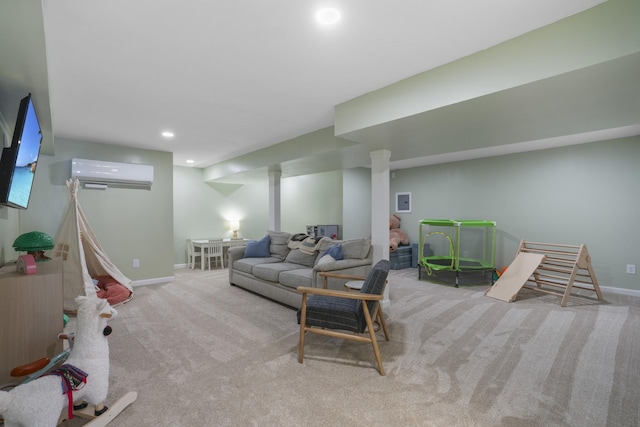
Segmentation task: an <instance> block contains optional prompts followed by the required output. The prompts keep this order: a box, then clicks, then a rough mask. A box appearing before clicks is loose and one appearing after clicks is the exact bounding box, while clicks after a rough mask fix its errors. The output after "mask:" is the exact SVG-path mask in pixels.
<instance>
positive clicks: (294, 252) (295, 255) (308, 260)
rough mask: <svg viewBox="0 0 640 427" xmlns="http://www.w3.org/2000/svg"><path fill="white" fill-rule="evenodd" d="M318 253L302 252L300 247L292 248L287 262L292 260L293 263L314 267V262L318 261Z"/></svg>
mask: <svg viewBox="0 0 640 427" xmlns="http://www.w3.org/2000/svg"><path fill="white" fill-rule="evenodd" d="M317 256H318V254H317V253H316V252H313V253H312V254H311V255H309V254H308V253H305V252H302V251H301V250H300V249H291V250H290V251H289V254H288V255H287V258H286V259H285V262H290V263H292V264H299V265H303V266H305V267H313V264H314V263H315V262H316V258H317Z"/></svg>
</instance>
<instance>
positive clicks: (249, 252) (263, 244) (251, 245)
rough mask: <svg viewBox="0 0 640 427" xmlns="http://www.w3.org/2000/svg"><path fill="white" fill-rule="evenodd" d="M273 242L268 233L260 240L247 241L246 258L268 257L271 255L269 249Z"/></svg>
mask: <svg viewBox="0 0 640 427" xmlns="http://www.w3.org/2000/svg"><path fill="white" fill-rule="evenodd" d="M270 244H271V239H270V238H269V235H268V234H267V235H266V236H264V237H263V238H262V239H260V240H249V241H248V242H247V247H246V248H245V250H244V257H245V258H266V257H268V256H269V255H271V252H270V251H269V246H270Z"/></svg>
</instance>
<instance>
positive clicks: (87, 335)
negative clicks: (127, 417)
mask: <svg viewBox="0 0 640 427" xmlns="http://www.w3.org/2000/svg"><path fill="white" fill-rule="evenodd" d="M75 301H76V303H77V304H78V306H79V307H78V318H77V331H76V333H75V338H74V342H73V348H72V350H71V354H70V355H69V358H68V359H67V361H66V363H65V364H64V365H62V366H61V367H60V368H58V369H56V370H54V371H52V372H50V373H49V374H45V375H44V376H42V377H40V378H38V379H36V380H33V381H30V382H28V383H24V384H21V385H19V386H17V387H15V388H14V389H12V390H11V391H8V392H6V391H0V414H2V415H3V417H4V423H5V426H7V427H14V426H43V427H47V426H51V427H55V425H56V424H57V422H58V419H59V417H60V414H61V412H62V410H63V409H64V408H65V407H70V406H73V404H74V402H81V403H80V404H79V405H78V404H77V403H76V405H77V407H76V409H77V408H78V407H84V406H86V405H87V403H88V404H91V405H94V406H95V412H96V415H99V414H102V413H104V412H105V411H106V410H107V407H106V406H104V404H103V402H104V400H105V399H106V397H107V391H108V389H109V344H108V342H107V335H109V334H110V333H111V327H110V326H108V325H107V319H109V318H111V317H112V316H114V315H115V314H116V311H115V310H114V309H113V308H112V307H111V306H110V305H109V303H108V302H107V301H106V300H104V299H99V298H98V297H97V296H95V295H89V296H79V297H77V298H76V300H75ZM63 390H64V392H63ZM83 401H84V402H83ZM68 416H69V419H71V418H73V411H72V410H71V408H69V410H68Z"/></svg>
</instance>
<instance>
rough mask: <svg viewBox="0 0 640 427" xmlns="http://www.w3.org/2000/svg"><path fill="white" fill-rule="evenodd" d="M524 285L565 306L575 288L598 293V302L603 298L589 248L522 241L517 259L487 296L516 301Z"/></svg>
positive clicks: (486, 293)
mask: <svg viewBox="0 0 640 427" xmlns="http://www.w3.org/2000/svg"><path fill="white" fill-rule="evenodd" d="M523 286H526V287H527V288H529V289H533V290H536V291H540V292H546V293H549V294H553V295H557V296H560V297H562V301H561V303H560V304H561V305H562V306H563V307H566V306H567V303H568V302H569V296H570V295H571V292H572V291H573V290H576V289H577V290H581V291H592V292H595V294H596V297H597V298H598V300H600V301H602V299H603V298H602V293H601V292H600V286H598V280H596V273H595V271H594V269H593V265H592V264H591V256H589V252H588V251H587V246H586V245H579V246H578V245H562V244H557V243H540V242H527V241H524V240H522V241H521V242H520V247H519V248H518V252H517V253H516V258H515V259H514V260H513V262H512V263H511V265H509V268H507V271H505V272H504V274H503V275H502V276H500V278H499V279H498V281H496V283H495V284H494V285H493V286H492V287H491V288H489V289H488V290H487V291H486V292H485V295H486V296H488V297H491V298H495V299H499V300H501V301H506V302H513V301H515V299H516V294H517V293H518V291H519V290H520V289H521V288H522V287H523ZM576 296H577V295H576ZM581 296H582V295H581Z"/></svg>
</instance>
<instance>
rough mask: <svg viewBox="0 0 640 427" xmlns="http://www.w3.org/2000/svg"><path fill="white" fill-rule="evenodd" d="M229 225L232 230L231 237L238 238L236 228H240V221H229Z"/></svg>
mask: <svg viewBox="0 0 640 427" xmlns="http://www.w3.org/2000/svg"><path fill="white" fill-rule="evenodd" d="M229 225H230V228H231V230H232V231H233V238H234V239H237V238H238V230H239V229H240V221H237V220H235V221H229Z"/></svg>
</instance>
